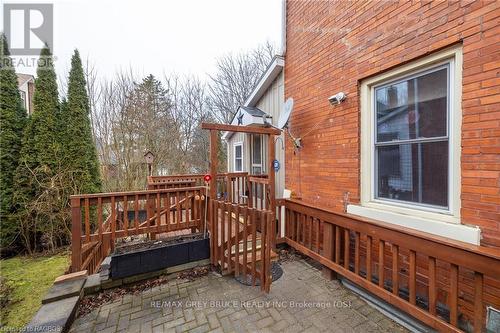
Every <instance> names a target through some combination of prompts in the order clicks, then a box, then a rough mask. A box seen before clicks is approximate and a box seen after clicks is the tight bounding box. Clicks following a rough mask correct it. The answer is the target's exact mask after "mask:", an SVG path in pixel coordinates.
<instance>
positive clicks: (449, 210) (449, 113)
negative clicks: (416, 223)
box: [370, 59, 460, 215]
mask: <svg viewBox="0 0 500 333" xmlns="http://www.w3.org/2000/svg"><path fill="white" fill-rule="evenodd" d="M453 67H454V59H448V60H446V61H444V62H442V63H438V64H436V65H433V66H430V67H428V68H427V69H423V70H419V71H416V72H413V73H410V74H409V75H403V76H398V77H396V78H394V79H389V80H384V81H383V82H382V83H379V84H374V85H372V86H370V99H371V109H370V117H371V120H370V121H371V123H372V126H373V130H372V135H371V140H370V141H371V142H370V144H371V148H372V152H371V154H372V155H371V157H372V158H371V161H370V163H371V172H372V175H371V184H370V185H371V193H370V202H377V203H381V204H389V205H395V206H398V207H404V208H409V209H419V210H423V211H429V212H436V213H443V214H446V215H453V194H452V193H453V191H454V187H455V186H454V185H455V184H453V181H451V180H452V179H453V177H454V170H453V165H452V163H455V161H454V159H453V156H452V151H453V143H452V140H451V135H452V133H453V132H454V129H453V128H452V126H451V123H452V122H451V119H452V118H453V107H452V105H451V101H452V100H453V90H454V87H453V84H452V82H453V79H454V76H453V72H454V71H453ZM444 68H447V76H448V77H447V82H448V87H447V88H446V89H447V103H446V104H447V110H446V134H445V135H444V136H442V137H432V138H429V140H425V142H435V141H436V140H438V139H443V138H446V139H447V141H448V189H447V190H448V206H447V207H441V206H436V205H431V204H425V203H418V202H410V201H403V200H396V199H389V198H377V194H376V193H377V191H378V181H377V158H376V152H375V150H376V148H375V146H376V143H377V125H376V114H375V113H376V110H375V91H376V89H379V88H382V87H386V86H388V85H391V84H394V83H397V82H402V81H405V80H411V79H413V78H416V77H421V76H424V75H427V74H430V73H434V72H436V71H439V70H441V69H444ZM417 139H418V140H422V138H417ZM417 139H415V140H417ZM400 141H408V142H410V144H411V142H413V139H408V140H400ZM404 143H405V142H401V143H400V144H404ZM381 146H384V144H382V145H381ZM458 163H460V161H458ZM458 187H460V185H459V186H458Z"/></svg>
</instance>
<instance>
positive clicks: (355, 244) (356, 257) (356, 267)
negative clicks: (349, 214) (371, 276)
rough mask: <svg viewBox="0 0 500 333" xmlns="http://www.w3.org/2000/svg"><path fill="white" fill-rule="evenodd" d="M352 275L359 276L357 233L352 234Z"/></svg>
mask: <svg viewBox="0 0 500 333" xmlns="http://www.w3.org/2000/svg"><path fill="white" fill-rule="evenodd" d="M354 236H355V239H354V273H356V274H359V237H360V235H359V232H356V233H354Z"/></svg>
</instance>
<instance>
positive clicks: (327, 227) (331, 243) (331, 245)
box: [316, 223, 337, 280]
mask: <svg viewBox="0 0 500 333" xmlns="http://www.w3.org/2000/svg"><path fill="white" fill-rule="evenodd" d="M320 225H321V223H320ZM323 228H324V230H323V251H324V254H323V256H324V257H325V258H327V259H329V260H331V261H335V231H334V229H335V227H334V226H333V224H330V223H323ZM316 241H317V242H318V243H319V241H320V240H319V239H317V240H316ZM318 247H320V244H318ZM323 276H324V277H325V279H327V280H334V279H336V278H337V273H335V271H334V270H331V269H330V268H328V267H326V266H323Z"/></svg>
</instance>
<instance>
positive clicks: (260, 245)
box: [231, 237, 262, 255]
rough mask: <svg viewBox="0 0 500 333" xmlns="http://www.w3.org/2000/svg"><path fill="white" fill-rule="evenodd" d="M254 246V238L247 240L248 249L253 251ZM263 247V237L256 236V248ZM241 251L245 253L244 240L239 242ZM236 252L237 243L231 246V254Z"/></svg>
mask: <svg viewBox="0 0 500 333" xmlns="http://www.w3.org/2000/svg"><path fill="white" fill-rule="evenodd" d="M252 246H253V243H252V240H251V239H250V240H248V241H247V251H249V252H250V251H252ZM261 247H262V242H261V239H260V237H258V238H256V239H255V249H256V250H260V248H261ZM238 248H239V251H238V252H239V253H240V254H242V253H243V241H240V242H239V246H238ZM235 253H236V245H232V246H231V255H234V254H235Z"/></svg>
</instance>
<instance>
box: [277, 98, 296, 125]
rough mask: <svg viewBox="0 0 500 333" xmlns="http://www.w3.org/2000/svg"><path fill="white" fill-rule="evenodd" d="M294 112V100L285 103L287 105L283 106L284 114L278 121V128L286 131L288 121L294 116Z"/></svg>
mask: <svg viewBox="0 0 500 333" xmlns="http://www.w3.org/2000/svg"><path fill="white" fill-rule="evenodd" d="M292 110H293V98H291V97H290V98H288V99H287V100H286V102H285V105H284V106H283V112H282V113H281V115H280V118H279V119H278V128H279V129H281V130H282V129H284V128H285V127H286V125H287V124H288V119H290V115H291V114H292Z"/></svg>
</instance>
